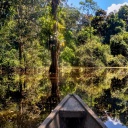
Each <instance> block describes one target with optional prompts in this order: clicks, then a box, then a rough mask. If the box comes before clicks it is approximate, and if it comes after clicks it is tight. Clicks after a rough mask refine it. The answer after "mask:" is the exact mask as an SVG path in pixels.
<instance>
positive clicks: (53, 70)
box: [49, 0, 59, 73]
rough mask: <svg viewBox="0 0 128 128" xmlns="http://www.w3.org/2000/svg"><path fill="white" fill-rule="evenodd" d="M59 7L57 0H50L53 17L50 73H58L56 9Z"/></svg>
mask: <svg viewBox="0 0 128 128" xmlns="http://www.w3.org/2000/svg"><path fill="white" fill-rule="evenodd" d="M58 5H59V0H52V3H51V7H52V11H51V14H52V16H53V22H54V21H55V23H54V26H53V32H54V33H53V37H52V38H51V40H50V50H51V61H52V63H51V66H50V70H49V72H50V73H58V57H59V44H58V40H57V27H58V26H57V8H58Z"/></svg>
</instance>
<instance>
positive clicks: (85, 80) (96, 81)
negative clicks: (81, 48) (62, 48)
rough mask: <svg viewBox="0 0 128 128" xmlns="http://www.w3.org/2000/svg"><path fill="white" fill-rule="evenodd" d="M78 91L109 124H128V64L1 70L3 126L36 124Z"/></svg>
mask: <svg viewBox="0 0 128 128" xmlns="http://www.w3.org/2000/svg"><path fill="white" fill-rule="evenodd" d="M72 93H75V94H77V95H79V96H80V97H81V98H82V99H83V100H84V102H85V103H86V104H88V106H89V107H90V108H92V109H93V111H94V112H95V113H96V114H97V115H98V116H99V118H101V119H102V121H103V122H104V123H105V124H106V125H107V126H108V128H128V68H120V69H118V68H114V69H108V68H100V69H94V68H63V69H60V72H59V75H57V76H56V77H55V76H54V75H49V74H48V71H47V69H35V70H34V71H27V73H26V74H23V73H9V74H6V73H4V74H0V128H37V127H38V126H39V125H40V124H41V122H42V121H43V120H44V119H45V118H46V117H47V115H48V114H49V113H50V112H51V110H53V109H54V108H55V107H56V105H57V104H58V103H59V102H60V101H61V100H62V99H63V98H64V97H65V96H66V95H67V94H72Z"/></svg>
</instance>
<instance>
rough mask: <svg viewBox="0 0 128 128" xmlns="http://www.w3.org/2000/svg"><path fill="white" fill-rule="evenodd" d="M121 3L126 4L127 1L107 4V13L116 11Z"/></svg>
mask: <svg viewBox="0 0 128 128" xmlns="http://www.w3.org/2000/svg"><path fill="white" fill-rule="evenodd" d="M123 5H128V3H127V2H125V3H123V4H112V5H111V6H109V7H108V8H107V10H106V12H107V14H109V13H110V12H118V11H119V9H120V7H121V6H123Z"/></svg>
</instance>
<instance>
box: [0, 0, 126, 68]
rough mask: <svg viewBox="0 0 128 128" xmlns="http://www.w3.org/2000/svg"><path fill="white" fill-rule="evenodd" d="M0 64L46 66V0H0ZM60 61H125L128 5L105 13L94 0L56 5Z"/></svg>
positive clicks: (48, 2)
mask: <svg viewBox="0 0 128 128" xmlns="http://www.w3.org/2000/svg"><path fill="white" fill-rule="evenodd" d="M0 19H1V20H0V68H1V69H6V68H10V69H12V68H14V67H15V68H19V67H20V68H22V69H26V68H36V67H41V66H49V65H50V62H51V59H50V53H49V48H50V37H52V35H53V31H52V27H53V24H54V23H55V22H56V21H54V20H52V15H51V0H19V1H17V0H1V1H0ZM56 23H57V25H58V32H57V33H56V35H57V39H58V42H59V44H60V48H59V49H60V52H59V65H63V66H69V65H71V66H86V67H105V66H107V67H124V66H126V67H127V66H128V6H127V5H124V6H122V7H121V8H120V9H119V11H118V12H112V13H110V14H106V12H105V11H104V10H102V9H100V8H98V5H97V4H96V3H95V2H94V1H93V0H90V1H85V2H80V8H79V9H78V8H74V7H72V6H69V5H68V4H67V3H66V2H65V1H64V0H63V1H61V2H60V4H59V7H58V10H57V22H56Z"/></svg>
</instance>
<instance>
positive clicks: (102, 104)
mask: <svg viewBox="0 0 128 128" xmlns="http://www.w3.org/2000/svg"><path fill="white" fill-rule="evenodd" d="M127 78H128V76H125V77H124V78H122V79H118V78H115V77H114V78H112V79H111V85H110V88H109V89H106V90H104V91H103V94H102V95H101V96H100V97H98V98H96V99H95V102H96V104H95V108H96V110H97V114H98V113H100V111H102V110H104V111H107V113H109V116H111V117H112V118H119V119H120V121H121V122H122V123H123V124H124V125H127V126H128V116H127V115H128V105H127V104H128V95H126V93H125V92H126V90H127V89H128V83H127V82H128V79H127Z"/></svg>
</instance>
